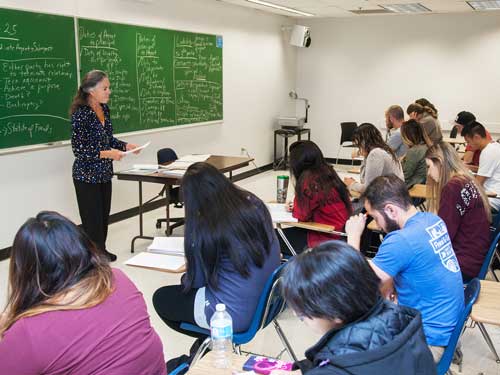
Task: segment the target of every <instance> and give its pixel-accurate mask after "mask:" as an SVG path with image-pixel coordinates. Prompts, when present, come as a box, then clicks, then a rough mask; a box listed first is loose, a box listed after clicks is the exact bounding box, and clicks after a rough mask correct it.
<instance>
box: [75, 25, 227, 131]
mask: <svg viewBox="0 0 500 375" xmlns="http://www.w3.org/2000/svg"><path fill="white" fill-rule="evenodd" d="M78 40H79V50H80V51H79V52H80V72H81V74H82V76H83V75H84V74H85V73H86V72H87V71H90V70H92V69H101V70H104V71H106V72H107V73H108V75H109V78H110V81H111V89H112V95H111V99H110V102H109V106H110V109H111V117H112V120H113V127H114V130H115V133H124V132H130V131H137V130H147V129H155V128H160V127H166V126H175V125H182V124H193V123H199V122H207V121H215V120H222V37H220V36H215V35H207V34H199V33H189V32H182V31H174V30H167V29H158V28H150V27H142V26H132V25H124V24H118V23H110V22H101V21H93V20H87V19H78Z"/></svg>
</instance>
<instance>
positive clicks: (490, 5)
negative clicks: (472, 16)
mask: <svg viewBox="0 0 500 375" xmlns="http://www.w3.org/2000/svg"><path fill="white" fill-rule="evenodd" d="M467 3H468V4H469V5H470V6H471V7H472V9H475V10H498V9H500V1H467Z"/></svg>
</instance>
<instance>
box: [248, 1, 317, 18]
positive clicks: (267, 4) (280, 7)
mask: <svg viewBox="0 0 500 375" xmlns="http://www.w3.org/2000/svg"><path fill="white" fill-rule="evenodd" d="M246 1H247V2H249V3H253V4H257V5H262V6H265V7H269V8H273V9H278V10H282V11H285V12H288V13H292V14H295V15H299V16H305V17H313V16H314V14H312V13H308V12H303V11H301V10H299V9H295V8H289V7H286V6H283V5H279V4H276V3H272V2H269V1H262V0H246Z"/></svg>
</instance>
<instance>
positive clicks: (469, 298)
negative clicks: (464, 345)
mask: <svg viewBox="0 0 500 375" xmlns="http://www.w3.org/2000/svg"><path fill="white" fill-rule="evenodd" d="M480 291H481V283H480V282H479V279H478V278H475V279H472V280H471V281H470V282H469V284H467V287H466V288H465V291H464V300H465V304H464V309H463V310H462V312H461V314H460V315H459V318H458V321H457V325H456V326H455V329H454V330H453V332H452V334H451V337H450V341H449V342H448V346H446V349H445V350H444V353H443V356H442V357H441V360H440V361H439V363H438V364H437V373H438V375H445V374H446V372H447V371H448V369H449V368H450V364H451V361H452V360H453V354H454V353H455V349H456V347H457V343H458V339H459V338H460V336H461V335H462V332H463V329H464V326H465V322H467V319H468V318H469V315H470V313H471V311H472V305H474V303H476V300H477V298H478V297H479V292H480Z"/></svg>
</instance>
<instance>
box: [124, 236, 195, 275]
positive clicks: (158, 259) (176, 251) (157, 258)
mask: <svg viewBox="0 0 500 375" xmlns="http://www.w3.org/2000/svg"><path fill="white" fill-rule="evenodd" d="M125 264H126V265H128V266H135V267H142V268H148V269H154V270H159V271H167V272H182V271H184V265H185V259H184V237H155V238H154V239H153V242H152V243H151V245H149V246H148V249H147V251H144V252H142V253H139V254H137V255H135V256H134V257H132V258H130V259H129V260H127V261H126V262H125Z"/></svg>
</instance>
